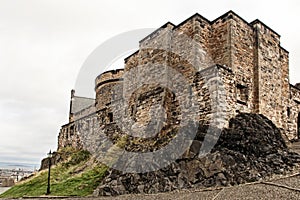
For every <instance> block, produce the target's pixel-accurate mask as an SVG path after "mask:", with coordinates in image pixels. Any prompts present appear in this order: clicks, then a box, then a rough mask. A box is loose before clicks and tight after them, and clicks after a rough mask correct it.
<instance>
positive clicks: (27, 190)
mask: <svg viewBox="0 0 300 200" xmlns="http://www.w3.org/2000/svg"><path fill="white" fill-rule="evenodd" d="M90 161H91V159H90V154H89V153H88V152H87V151H78V152H76V153H74V154H73V155H72V156H71V157H70V158H69V159H68V161H67V162H64V163H60V164H58V165H57V166H54V167H52V168H51V194H50V195H52V196H87V195H90V194H92V193H93V191H94V189H96V187H97V186H98V185H99V184H100V182H101V180H102V179H103V177H104V176H105V174H106V171H107V169H108V168H107V167H106V166H104V165H96V164H91V163H94V162H92V161H91V162H90ZM47 178H48V171H47V170H44V171H42V172H39V173H38V174H36V175H35V176H33V177H32V178H30V179H28V180H25V181H23V182H21V183H19V184H17V185H15V186H14V187H12V188H11V189H9V190H7V191H6V192H5V193H3V194H1V195H0V198H4V197H6V198H19V197H26V196H42V195H45V193H46V190H47Z"/></svg>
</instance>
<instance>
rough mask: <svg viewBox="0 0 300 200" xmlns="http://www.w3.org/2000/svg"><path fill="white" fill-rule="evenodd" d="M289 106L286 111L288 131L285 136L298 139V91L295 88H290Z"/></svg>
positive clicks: (299, 105) (299, 109)
mask: <svg viewBox="0 0 300 200" xmlns="http://www.w3.org/2000/svg"><path fill="white" fill-rule="evenodd" d="M290 95H291V99H290V105H289V107H288V108H287V109H288V111H287V112H288V116H287V118H288V123H287V124H288V130H287V136H288V138H289V139H290V140H291V139H299V136H300V134H299V133H298V131H299V130H298V129H299V128H298V123H299V122H298V116H299V114H300V89H298V88H296V87H295V86H292V85H291V86H290Z"/></svg>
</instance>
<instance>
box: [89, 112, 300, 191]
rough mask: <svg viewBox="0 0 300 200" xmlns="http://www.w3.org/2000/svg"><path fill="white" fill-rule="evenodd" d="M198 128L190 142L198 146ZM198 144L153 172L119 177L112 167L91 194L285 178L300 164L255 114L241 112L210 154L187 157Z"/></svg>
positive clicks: (269, 124) (272, 128)
mask: <svg viewBox="0 0 300 200" xmlns="http://www.w3.org/2000/svg"><path fill="white" fill-rule="evenodd" d="M201 128H202V130H205V127H200V129H201ZM200 129H199V132H198V135H197V137H196V139H195V141H194V143H193V144H195V143H199V144H201V141H200V140H198V139H201V138H202V137H201V135H203V133H201V132H200ZM200 146H201V145H192V146H191V147H190V149H189V150H188V151H187V153H186V154H185V155H183V156H182V158H180V159H178V160H176V162H174V163H172V164H171V165H169V166H168V167H165V168H163V169H160V170H158V171H155V172H148V173H139V174H137V173H136V174H134V173H127V174H122V172H119V171H117V170H113V169H111V170H110V171H109V175H108V176H107V177H106V178H105V179H104V180H103V182H102V183H101V184H100V186H99V187H98V188H97V189H96V190H95V192H94V195H96V196H99V195H100V196H103V195H104V196H107V195H121V194H128V193H157V192H167V191H172V190H175V189H182V188H193V187H197V188H205V187H213V186H230V185H237V184H241V183H246V182H253V181H258V180H262V179H266V178H268V177H271V176H272V175H274V174H284V173H286V172H288V171H289V170H291V169H292V168H293V167H295V166H298V165H299V163H300V155H298V154H296V153H292V152H289V150H288V148H287V146H286V144H285V143H284V140H283V138H282V137H281V133H280V129H278V128H277V127H276V126H275V125H274V124H273V123H272V122H271V121H270V120H269V119H267V118H266V117H264V116H263V115H258V114H245V113H241V114H239V115H237V116H236V117H235V118H233V119H231V120H230V123H229V128H228V129H224V130H222V133H221V135H220V137H219V140H218V142H217V144H216V145H215V147H214V148H213V150H212V151H211V152H210V153H209V154H207V155H205V156H203V157H201V156H200V157H199V156H198V155H197V154H194V153H191V152H197V150H198V151H199V149H200V148H199V147H200ZM186 155H189V156H186Z"/></svg>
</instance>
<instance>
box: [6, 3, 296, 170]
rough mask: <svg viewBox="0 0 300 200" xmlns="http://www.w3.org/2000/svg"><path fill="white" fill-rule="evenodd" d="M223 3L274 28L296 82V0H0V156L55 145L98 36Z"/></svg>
mask: <svg viewBox="0 0 300 200" xmlns="http://www.w3.org/2000/svg"><path fill="white" fill-rule="evenodd" d="M228 10H233V11H234V12H236V13H237V14H238V15H240V16H241V17H242V18H244V19H245V20H246V21H248V22H251V21H253V20H255V19H257V18H258V19H260V20H261V21H262V22H264V23H265V24H267V25H268V26H269V27H271V28H272V29H273V30H275V31H276V32H277V33H279V34H280V35H281V45H282V46H283V47H284V48H285V49H287V50H288V51H289V52H290V80H291V83H296V82H297V81H299V82H300V38H299V32H300V23H299V18H300V12H299V11H300V3H299V1H297V0H294V1H289V0H285V1H274V0H273V1H262V0H260V1H254V0H252V1H250V0H249V1H241V0H236V1H229V0H227V1H224V0H219V1H216V0H204V1H202V0H195V1H189V0H185V1H182V0H181V1H177V0H169V1H166V0H165V1H162V0H151V1H149V0H148V1H143V0H136V1H133V0H132V1H131V0H126V1H121V0H120V1H116V0H107V1H100V0H99V1H91V0H89V1H88V0H82V1H79V0H35V1H34V0H19V1H16V0H0V84H1V87H0V128H1V129H0V162H25V163H36V164H37V165H38V164H39V162H40V160H41V158H43V157H45V156H46V153H47V152H48V151H49V149H52V150H55V149H56V147H57V136H58V132H59V129H60V126H61V125H63V124H65V123H67V121H68V109H69V100H70V90H71V89H72V88H74V85H75V81H76V77H77V74H78V72H79V70H80V67H81V66H82V64H83V63H84V61H85V59H86V58H87V57H88V55H89V54H90V53H91V52H92V51H93V50H94V49H95V48H96V47H97V46H99V45H101V43H103V42H104V41H106V40H107V39H109V38H111V37H113V36H115V35H117V34H120V33H122V32H124V31H130V30H133V29H139V28H158V27H160V26H161V25H163V24H164V23H166V22H167V21H170V22H172V23H174V24H178V23H180V22H181V21H183V20H185V19H186V18H188V17H190V16H191V15H193V14H195V13H196V12H198V13H199V14H201V15H203V16H204V17H206V18H208V19H209V20H213V19H215V18H217V17H219V16H220V15H222V14H224V13H225V12H227V11H228ZM136 43H138V41H136ZM120 45H121V44H120ZM120 67H122V66H117V68H120ZM97 75H98V74H95V76H97Z"/></svg>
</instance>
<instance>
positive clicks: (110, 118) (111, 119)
mask: <svg viewBox="0 0 300 200" xmlns="http://www.w3.org/2000/svg"><path fill="white" fill-rule="evenodd" d="M108 119H109V122H110V123H112V122H113V120H114V119H113V113H111V112H110V113H108Z"/></svg>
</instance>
